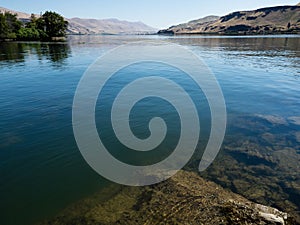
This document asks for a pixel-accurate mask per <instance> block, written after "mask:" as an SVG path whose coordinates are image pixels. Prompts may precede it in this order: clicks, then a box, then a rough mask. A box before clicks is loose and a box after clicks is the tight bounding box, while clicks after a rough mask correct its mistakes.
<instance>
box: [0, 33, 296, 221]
mask: <svg viewBox="0 0 300 225" xmlns="http://www.w3.org/2000/svg"><path fill="white" fill-rule="evenodd" d="M141 40H154V41H156V40H163V41H167V42H170V43H175V44H180V45H182V46H184V47H186V48H188V49H190V50H191V51H193V52H194V53H195V54H196V55H198V56H199V57H201V58H202V59H203V60H204V62H205V63H206V64H207V65H208V66H209V68H210V69H211V71H212V72H213V73H214V75H215V76H216V78H217V80H218V82H219V84H220V86H221V88H222V91H223V94H224V97H225V101H226V107H227V112H228V115H227V116H228V124H227V132H226V136H225V140H224V143H223V146H222V148H221V151H220V153H219V156H218V157H217V160H216V161H215V162H214V163H213V164H212V165H211V166H210V167H209V168H208V170H206V171H204V172H203V173H200V175H201V176H204V177H206V178H207V179H211V180H213V181H215V182H216V183H218V184H221V185H222V186H223V187H225V188H229V189H231V190H233V191H234V192H237V193H240V194H242V195H244V196H245V197H247V198H249V199H251V200H254V201H256V202H260V203H263V204H267V205H271V206H275V207H277V208H279V209H282V210H284V211H288V212H290V213H292V214H293V215H295V217H297V216H299V214H300V213H299V211H300V203H299V202H300V36H297V35H294V36H291V35H290V36H243V37H234V36H231V37H225V36H174V37H169V36H70V37H69V40H68V43H56V44H53V43H51V44H50V43H26V42H24V43H0V85H1V88H0V175H1V179H0V199H1V204H0V218H1V219H0V220H1V221H0V223H1V224H3V225H18V224H33V223H36V222H38V221H41V220H43V219H45V218H49V217H52V216H54V215H56V214H57V213H59V212H60V211H61V210H62V209H64V208H65V207H66V206H68V205H69V204H71V203H73V202H76V201H78V200H79V199H82V198H84V197H87V196H90V195H91V194H92V193H94V192H96V191H98V190H100V189H101V188H103V187H106V186H107V185H108V184H110V182H109V181H107V180H105V179H104V178H102V177H101V176H99V175H98V174H97V173H96V172H94V171H93V170H92V169H91V168H90V167H89V166H88V164H87V163H86V162H85V161H84V159H83V158H82V156H81V154H80V152H79V150H78V147H77V145H76V142H75V139H74V136H73V130H72V103H73V97H74V93H75V90H76V87H77V84H78V82H79V80H80V78H81V76H82V75H83V73H84V72H85V70H86V69H87V68H88V66H89V65H90V64H91V63H93V62H94V61H95V60H96V59H97V58H98V57H99V56H101V55H103V54H105V53H106V52H108V51H109V50H111V49H113V48H114V47H117V46H119V45H121V44H125V43H129V42H133V41H141ZM149 71H150V72H149ZM152 72H158V73H159V74H162V75H163V76H165V77H167V78H170V77H171V78H172V79H174V80H176V81H178V83H180V85H181V86H183V87H185V88H186V89H187V90H188V91H189V92H190V93H191V95H193V93H194V94H195V93H199V91H196V90H195V89H196V87H195V86H194V85H193V84H190V80H189V79H188V78H186V76H184V74H181V72H180V71H176V70H175V69H174V68H171V67H168V66H166V65H161V64H158V63H148V64H137V65H134V66H132V67H129V68H127V69H125V70H123V71H121V72H120V74H119V78H120V79H119V80H118V79H116V81H115V82H113V81H112V82H111V83H110V84H109V85H108V86H107V88H106V90H105V92H104V96H105V104H104V105H102V106H101V105H100V103H99V104H97V107H96V111H97V110H98V111H97V113H96V121H97V126H101V127H105V128H107V129H105V132H104V133H102V134H100V135H102V136H103V139H104V140H105V143H106V144H107V145H109V146H111V147H112V154H114V156H115V157H117V158H120V159H121V160H123V161H127V162H129V163H132V164H150V163H153V162H154V161H159V160H161V159H163V158H164V157H166V156H167V155H168V154H170V149H169V147H172V146H174V145H176V140H178V136H179V133H178V131H177V129H176V127H177V126H176V123H175V122H174V121H176V120H178V115H177V114H176V113H174V108H172V106H171V105H168V104H167V103H166V102H164V101H162V100H160V99H155V98H154V99H145V101H144V102H141V103H139V104H138V105H137V107H136V109H135V110H133V113H134V115H135V117H134V118H135V119H134V122H132V123H131V125H132V129H133V130H135V134H136V135H137V136H140V137H141V138H145V137H147V135H149V131H148V130H147V129H145V127H147V121H149V119H150V118H151V117H153V116H162V117H165V120H166V123H167V125H169V126H170V127H171V128H172V129H171V130H172V132H170V133H169V134H168V135H167V136H166V138H168V140H169V141H167V142H163V144H162V146H161V147H160V150H161V151H160V154H157V152H156V153H155V152H154V153H152V154H149V155H138V156H133V155H132V154H128V153H126V151H125V150H126V149H122V146H121V144H120V143H119V142H118V140H117V139H116V138H115V137H114V136H113V134H112V131H111V129H110V125H107V124H106V123H107V118H106V117H105V116H104V117H103V116H102V115H103V113H104V115H106V114H107V113H108V112H107V111H106V109H107V108H106V107H109V106H110V103H109V102H110V101H111V100H112V99H113V96H114V94H116V92H117V91H118V90H119V88H121V86H122V85H123V84H125V83H128V82H130V81H131V80H132V79H135V78H136V77H138V76H142V75H145V76H147V75H149V73H150V74H151V73H152ZM116 78H118V76H116ZM174 94H176V93H174ZM194 98H196V99H197V98H198V99H199V100H200V101H201V102H203V105H202V106H201V109H198V110H199V111H200V114H201V118H200V120H201V126H203V128H202V127H201V135H202V137H203V138H202V139H201V141H202V142H201V143H199V146H198V151H199V152H201V149H202V147H203V146H205V144H206V142H205V140H206V139H207V137H208V131H209V128H208V127H209V126H210V122H207V121H209V119H210V116H209V108H208V106H207V102H205V97H204V96H203V94H199V96H198V95H197V94H196V96H194ZM105 113H106V114H105ZM157 114H158V115H157ZM106 116H107V115H106ZM174 124H175V125H174ZM172 126H173V127H172ZM127 150H128V149H127ZM158 150H159V149H158ZM145 154H146V153H145ZM147 154H148V153H147ZM145 156H146V157H145ZM145 159H146V160H145ZM143 160H144V161H143ZM198 163H199V157H198V156H197V154H195V156H194V157H193V159H192V160H191V162H190V163H189V164H188V165H187V167H186V169H197V165H198ZM299 217H300V216H299Z"/></svg>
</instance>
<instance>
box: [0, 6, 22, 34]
mask: <svg viewBox="0 0 300 225" xmlns="http://www.w3.org/2000/svg"><path fill="white" fill-rule="evenodd" d="M21 26H22V23H21V21H19V20H18V19H17V15H16V14H12V13H10V12H5V13H1V12H0V38H1V39H5V38H10V39H15V38H16V37H17V36H16V33H17V32H18V30H19V29H20V28H21Z"/></svg>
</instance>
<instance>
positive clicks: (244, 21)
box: [158, 3, 300, 34]
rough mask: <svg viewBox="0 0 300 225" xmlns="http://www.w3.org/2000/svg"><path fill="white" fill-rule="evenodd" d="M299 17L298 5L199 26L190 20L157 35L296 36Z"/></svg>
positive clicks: (236, 15) (232, 15)
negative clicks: (287, 34) (289, 34)
mask: <svg viewBox="0 0 300 225" xmlns="http://www.w3.org/2000/svg"><path fill="white" fill-rule="evenodd" d="M299 18H300V3H299V4H297V5H292V6H274V7H265V8H259V9H256V10H248V11H247V10H245V11H236V12H232V13H229V14H227V15H225V16H221V17H219V18H218V19H215V20H211V21H207V22H203V23H196V24H195V23H194V24H193V21H190V22H188V23H185V24H179V25H175V26H171V27H169V28H168V29H164V30H160V31H159V32H158V34H282V33H296V34H297V33H300V19H299ZM202 19H203V18H202Z"/></svg>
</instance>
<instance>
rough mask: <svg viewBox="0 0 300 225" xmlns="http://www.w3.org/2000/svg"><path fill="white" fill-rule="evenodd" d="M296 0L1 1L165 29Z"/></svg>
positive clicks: (31, 9)
mask: <svg viewBox="0 0 300 225" xmlns="http://www.w3.org/2000/svg"><path fill="white" fill-rule="evenodd" d="M297 3H299V0H287V1H282V0H264V1H261V0H253V1H251V2H243V1H238V0H233V1H232V2H231V3H225V4H224V1H221V0H213V1H208V2H204V3H203V2H202V3H201V2H200V1H197V0H190V1H189V2H188V4H187V2H186V1H182V0H173V1H171V0H165V1H159V0H153V1H151V2H142V1H137V0H128V1H126V2H125V1H122V0H115V1H114V2H112V1H108V0H104V1H96V0H91V1H89V4H85V5H84V6H82V2H81V1H79V0H74V1H72V2H70V1H64V2H58V1H57V0H54V1H51V2H40V1H39V2H36V1H34V0H28V1H26V2H20V1H18V0H10V1H6V0H5V1H3V2H2V3H1V7H5V8H9V9H11V10H15V11H21V12H25V13H35V14H39V13H40V12H44V11H46V10H50V11H56V12H58V13H60V14H61V15H63V16H64V17H66V18H74V17H79V18H87V19H119V20H127V21H132V22H138V21H139V22H143V23H145V24H147V25H149V26H151V27H154V28H158V29H162V28H167V27H169V26H171V25H176V24H179V23H184V22H188V21H190V20H194V19H199V18H202V17H205V16H209V15H216V16H223V15H225V14H228V13H230V12H233V11H241V10H253V9H257V8H261V7H270V6H276V5H296V4H297ZM70 5H71V6H72V7H70ZM83 8H84V10H83Z"/></svg>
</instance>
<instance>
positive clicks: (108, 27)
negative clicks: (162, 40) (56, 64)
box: [0, 7, 157, 34]
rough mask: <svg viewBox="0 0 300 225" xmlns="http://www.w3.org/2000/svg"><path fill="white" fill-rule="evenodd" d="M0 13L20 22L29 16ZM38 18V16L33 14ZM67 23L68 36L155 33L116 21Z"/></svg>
mask: <svg viewBox="0 0 300 225" xmlns="http://www.w3.org/2000/svg"><path fill="white" fill-rule="evenodd" d="M0 12H11V13H13V14H17V17H18V19H19V20H21V21H22V22H25V23H26V22H29V21H30V16H31V14H28V13H25V12H18V11H15V10H11V9H7V8H3V7H0ZM35 16H36V17H39V15H38V14H35ZM65 20H67V21H68V22H69V26H68V29H67V33H68V34H141V33H155V32H156V31H157V29H155V28H153V27H150V26H148V25H146V24H144V23H142V22H129V21H121V20H118V19H81V18H71V19H68V18H65Z"/></svg>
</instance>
